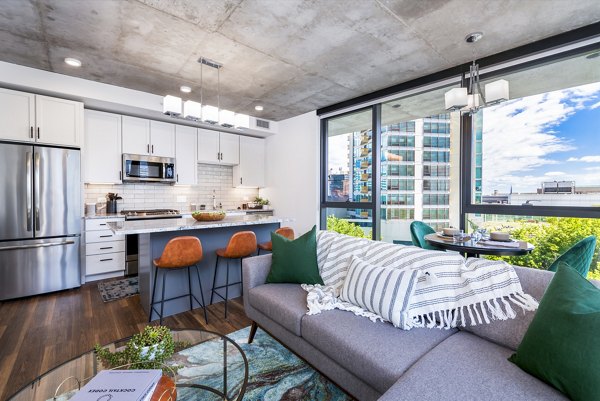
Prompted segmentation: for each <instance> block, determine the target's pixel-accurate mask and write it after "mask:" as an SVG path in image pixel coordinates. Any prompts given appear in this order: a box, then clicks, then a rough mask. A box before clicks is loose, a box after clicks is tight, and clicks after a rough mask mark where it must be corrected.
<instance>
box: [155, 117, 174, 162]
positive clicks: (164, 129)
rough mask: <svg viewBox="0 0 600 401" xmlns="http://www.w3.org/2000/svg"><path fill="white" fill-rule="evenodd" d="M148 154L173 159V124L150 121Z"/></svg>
mask: <svg viewBox="0 0 600 401" xmlns="http://www.w3.org/2000/svg"><path fill="white" fill-rule="evenodd" d="M150 154H151V155H152V156H160V157H175V124H171V123H164V122H162V121H150Z"/></svg>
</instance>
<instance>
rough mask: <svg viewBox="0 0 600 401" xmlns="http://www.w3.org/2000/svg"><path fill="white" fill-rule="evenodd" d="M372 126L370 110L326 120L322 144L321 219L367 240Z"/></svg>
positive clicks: (370, 216)
mask: <svg viewBox="0 0 600 401" xmlns="http://www.w3.org/2000/svg"><path fill="white" fill-rule="evenodd" d="M372 123H373V118H372V111H371V109H370V108H369V109H367V110H363V111H359V112H355V113H350V114H347V115H344V116H340V117H336V118H332V119H329V120H327V124H326V127H325V129H326V132H327V136H326V142H325V143H324V144H323V145H324V146H325V148H326V150H327V153H326V154H327V157H326V174H327V180H326V183H325V188H324V189H323V194H322V198H323V199H322V201H321V204H322V205H323V206H324V208H323V209H322V216H321V217H322V220H327V221H328V223H327V224H329V225H332V224H333V225H336V226H337V227H342V224H344V227H350V225H348V224H345V223H351V225H354V226H357V227H360V230H359V231H362V232H363V233H364V234H365V235H367V236H369V237H370V236H371V235H372V231H373V215H374V210H375V207H374V202H375V200H374V192H373V171H374V160H375V159H374V158H375V157H376V156H375V155H374V154H373V139H374V138H373V130H372ZM339 221H341V223H339ZM355 233H356V232H355Z"/></svg>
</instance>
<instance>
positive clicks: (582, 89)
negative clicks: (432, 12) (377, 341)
mask: <svg viewBox="0 0 600 401" xmlns="http://www.w3.org/2000/svg"><path fill="white" fill-rule="evenodd" d="M586 39H589V38H586ZM561 40H563V42H562V43H560V44H564V45H567V44H568V45H569V46H571V45H572V43H571V42H569V41H572V40H573V39H572V38H566V37H565V38H563V39H561ZM589 43H590V42H589V41H588V42H587V44H585V45H584V44H581V47H580V48H579V50H577V49H576V46H574V47H571V48H570V49H568V50H565V51H564V53H562V54H559V52H560V50H557V49H558V48H559V45H560V44H554V45H552V46H549V47H548V48H547V49H546V51H547V52H546V53H544V51H540V48H538V47H532V49H533V50H534V51H535V54H532V55H527V57H528V59H523V62H522V64H519V62H520V61H519V60H515V59H512V60H505V62H506V64H504V65H502V63H503V61H499V60H498V59H497V58H494V59H493V60H492V58H490V60H488V64H487V65H486V64H485V62H483V63H482V64H481V66H482V68H481V74H482V75H481V88H485V84H486V83H488V82H491V81H496V80H498V79H505V80H506V81H508V82H509V85H510V99H508V100H506V101H504V102H502V103H499V104H495V105H487V106H485V107H483V108H481V109H479V111H477V112H474V113H468V112H466V111H465V110H462V111H453V112H447V111H446V110H444V107H445V105H444V94H445V93H446V92H447V91H448V90H449V89H451V88H452V87H458V86H459V85H460V83H459V82H461V80H463V84H464V78H467V77H464V76H463V77H461V76H455V75H452V74H459V73H457V72H456V71H457V70H458V69H459V68H456V69H452V71H453V72H450V70H447V71H448V75H446V76H443V74H442V79H441V80H440V74H434V75H432V76H430V77H424V78H423V79H419V80H416V81H413V82H412V83H414V86H409V85H408V84H407V85H403V84H402V85H399V87H402V89H401V91H399V92H398V93H399V95H398V97H397V98H396V99H393V100H387V99H390V98H391V97H386V100H385V101H382V102H381V103H376V104H373V105H371V106H368V107H365V108H364V109H361V110H359V111H353V112H350V113H346V114H343V115H339V116H330V117H328V118H325V119H323V120H322V129H323V133H324V136H323V137H322V146H323V149H324V154H323V155H322V157H323V160H324V168H323V173H322V174H323V177H324V178H323V186H322V198H321V210H322V222H325V217H326V215H327V214H333V215H335V216H337V218H341V219H345V220H346V221H347V222H349V223H354V222H356V225H357V226H359V227H361V230H363V231H364V232H369V233H371V234H372V235H373V238H376V239H382V240H384V241H393V240H399V241H407V240H410V232H409V226H410V223H411V222H412V221H414V220H422V221H424V222H425V223H427V224H429V225H431V226H432V227H434V228H435V229H439V228H441V227H444V226H450V225H451V226H455V227H456V226H460V227H461V228H465V229H468V227H469V226H470V225H475V226H478V225H479V224H482V223H484V222H485V221H486V218H488V217H486V216H490V215H495V216H503V218H506V219H517V218H527V216H538V218H553V217H552V216H561V217H564V218H567V217H584V218H590V217H595V218H598V217H600V151H598V149H599V147H598V143H599V142H598V138H600V46H598V45H597V44H596V45H591V44H589ZM596 43H597V42H596ZM594 46H595V48H594ZM518 53H519V52H517V54H518ZM507 54H508V53H507ZM521 55H523V54H522V53H521ZM523 56H524V55H523ZM478 62H479V61H478ZM462 67H464V68H462ZM460 69H462V70H463V71H465V69H466V70H468V65H465V66H461V68H460ZM417 81H418V82H417ZM423 82H426V84H425V85H424V86H421V85H423ZM412 83H411V84H412ZM402 91H404V92H402ZM402 93H404V94H405V95H402ZM386 96H388V95H386ZM340 107H341V106H340ZM343 107H348V106H347V104H345V105H344V106H343ZM330 109H331V108H330ZM323 112H331V111H330V110H328V111H323ZM357 211H359V212H360V213H358V214H357ZM461 213H462V215H461ZM357 216H360V219H359V217H357ZM467 216H468V217H467ZM519 216H524V217H519ZM357 220H359V221H357Z"/></svg>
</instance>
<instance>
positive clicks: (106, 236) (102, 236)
mask: <svg viewBox="0 0 600 401" xmlns="http://www.w3.org/2000/svg"><path fill="white" fill-rule="evenodd" d="M110 237H112V234H111V235H101V236H100V238H110Z"/></svg>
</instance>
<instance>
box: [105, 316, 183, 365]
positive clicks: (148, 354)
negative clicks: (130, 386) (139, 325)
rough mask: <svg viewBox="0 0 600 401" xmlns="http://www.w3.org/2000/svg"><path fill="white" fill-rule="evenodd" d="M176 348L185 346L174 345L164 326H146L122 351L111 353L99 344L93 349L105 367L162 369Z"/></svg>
mask: <svg viewBox="0 0 600 401" xmlns="http://www.w3.org/2000/svg"><path fill="white" fill-rule="evenodd" d="M176 348H177V349H182V348H185V344H183V343H179V342H177V343H175V342H174V341H173V336H172V335H171V330H169V328H168V327H165V326H146V328H144V331H142V332H141V333H138V334H135V335H134V336H133V337H132V338H131V340H129V341H128V342H127V344H126V345H125V347H124V348H123V349H122V350H118V351H115V352H111V351H110V350H108V349H107V348H102V347H101V346H100V344H96V346H95V347H94V349H95V351H96V356H97V357H98V359H99V360H100V361H101V362H102V364H103V365H104V366H105V367H107V368H118V367H123V368H129V369H157V368H163V367H164V362H165V361H166V360H167V359H169V358H170V357H171V356H172V355H173V353H174V352H175V349H176ZM125 365H127V366H125ZM175 369H176V368H175Z"/></svg>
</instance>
